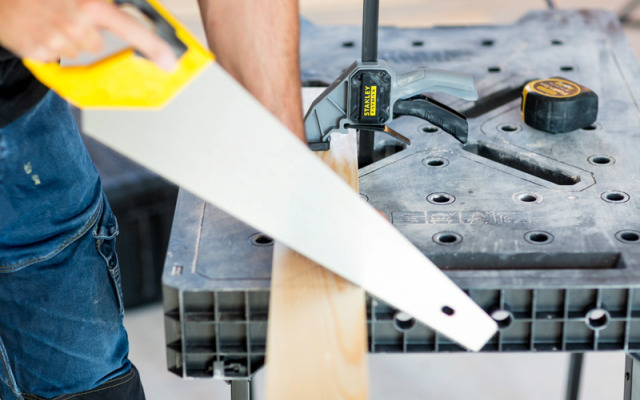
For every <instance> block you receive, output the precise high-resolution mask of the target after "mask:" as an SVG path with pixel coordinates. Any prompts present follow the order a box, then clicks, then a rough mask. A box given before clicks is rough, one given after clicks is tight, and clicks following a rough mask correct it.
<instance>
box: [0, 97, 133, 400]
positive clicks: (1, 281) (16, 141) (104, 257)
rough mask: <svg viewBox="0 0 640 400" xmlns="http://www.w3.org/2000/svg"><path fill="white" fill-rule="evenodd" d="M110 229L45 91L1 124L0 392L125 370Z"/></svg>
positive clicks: (49, 393) (12, 394)
mask: <svg viewBox="0 0 640 400" xmlns="http://www.w3.org/2000/svg"><path fill="white" fill-rule="evenodd" d="M0 112H2V111H1V110H0ZM117 234H118V226H117V222H116V220H115V218H114V216H113V214H112V212H111V209H110V207H109V203H108V202H107V200H106V198H105V197H104V195H103V193H102V189H101V184H100V178H99V176H98V173H97V171H96V169H95V167H94V165H93V163H92V162H91V160H90V158H89V155H88V154H87V151H86V149H85V147H84V145H83V143H82V140H81V138H80V135H79V133H78V130H77V128H76V125H75V122H74V120H73V118H72V116H71V113H70V112H69V107H68V105H67V104H66V102H65V101H63V100H62V99H60V98H59V97H58V96H56V95H55V94H53V93H52V92H50V93H48V94H47V95H46V96H45V97H44V99H43V100H42V101H41V102H40V103H39V104H38V105H37V106H35V107H34V108H33V109H32V110H30V111H29V112H28V113H27V114H25V115H23V116H22V117H21V118H19V119H18V120H16V121H14V122H13V123H11V124H9V125H8V126H6V127H4V128H2V129H0V399H2V400H9V399H20V400H22V399H27V400H28V399H34V398H54V397H56V396H62V395H69V394H75V393H80V392H86V391H90V390H91V389H95V388H97V387H103V386H105V384H106V383H108V382H117V381H118V378H119V377H122V376H124V375H126V374H129V373H130V371H131V367H132V366H131V363H130V362H129V360H128V358H127V355H128V351H129V346H128V341H127V334H126V331H125V329H124V326H123V324H122V321H123V316H124V311H123V305H122V292H121V290H122V289H121V285H120V271H119V266H118V259H117V256H116V253H115V237H116V235H117ZM121 380H122V379H121ZM101 385H102V386H101ZM107 386H108V385H107ZM74 398H84V397H74ZM97 398H105V397H97Z"/></svg>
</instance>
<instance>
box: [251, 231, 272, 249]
mask: <svg viewBox="0 0 640 400" xmlns="http://www.w3.org/2000/svg"><path fill="white" fill-rule="evenodd" d="M249 242H250V243H251V244H252V245H254V246H260V247H263V246H271V245H273V239H272V238H271V237H269V236H267V235H265V234H264V233H256V234H253V235H251V237H249Z"/></svg>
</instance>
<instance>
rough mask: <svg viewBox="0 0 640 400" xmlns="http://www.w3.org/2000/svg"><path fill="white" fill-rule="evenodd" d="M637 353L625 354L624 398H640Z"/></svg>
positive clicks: (639, 374)
mask: <svg viewBox="0 0 640 400" xmlns="http://www.w3.org/2000/svg"><path fill="white" fill-rule="evenodd" d="M639 357H640V354H639V353H629V354H627V359H626V362H625V367H624V400H640V361H639V360H638V358H639Z"/></svg>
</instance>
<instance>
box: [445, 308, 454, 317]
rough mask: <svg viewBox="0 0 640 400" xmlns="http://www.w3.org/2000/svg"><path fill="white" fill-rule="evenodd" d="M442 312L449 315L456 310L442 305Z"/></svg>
mask: <svg viewBox="0 0 640 400" xmlns="http://www.w3.org/2000/svg"><path fill="white" fill-rule="evenodd" d="M442 312H443V313H445V314H446V315H448V316H449V317H451V316H452V315H453V314H455V313H456V310H454V309H453V308H451V307H449V306H444V307H442Z"/></svg>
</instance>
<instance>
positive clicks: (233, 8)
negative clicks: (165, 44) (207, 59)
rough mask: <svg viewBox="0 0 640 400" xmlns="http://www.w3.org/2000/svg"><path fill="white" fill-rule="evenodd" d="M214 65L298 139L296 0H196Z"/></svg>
mask: <svg viewBox="0 0 640 400" xmlns="http://www.w3.org/2000/svg"><path fill="white" fill-rule="evenodd" d="M198 1H199V3H200V9H201V12H202V19H203V22H204V27H205V30H206V32H207V39H208V41H209V46H210V47H211V50H212V51H213V53H214V54H215V55H216V60H217V61H218V63H219V64H220V65H221V66H222V67H223V68H224V69H225V70H227V72H229V73H230V74H231V75H232V76H233V77H234V78H235V79H236V80H238V82H240V84H242V85H243V86H244V87H245V88H247V90H248V91H249V92H251V94H253V95H254V96H255V97H256V98H257V99H258V100H259V101H260V102H261V103H262V104H263V105H264V106H265V107H266V108H267V109H268V110H269V111H271V113H272V114H274V115H275V116H276V117H277V118H278V119H280V121H282V122H283V123H284V124H285V125H286V126H287V127H288V128H289V129H290V130H291V131H292V132H293V133H294V134H295V135H296V136H297V137H299V138H300V139H301V140H304V124H303V121H302V99H301V97H302V96H301V92H300V90H301V88H300V60H299V58H300V57H299V25H300V23H299V15H298V0H198Z"/></svg>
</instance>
